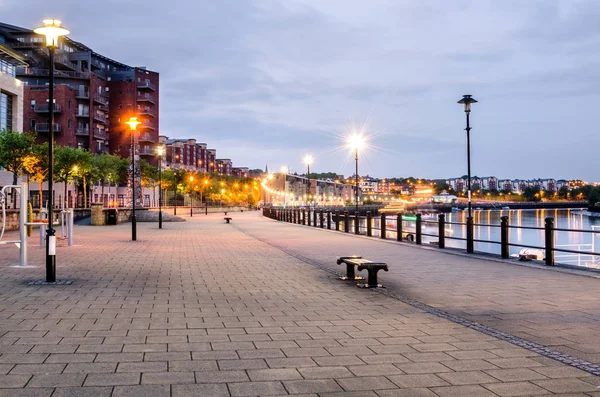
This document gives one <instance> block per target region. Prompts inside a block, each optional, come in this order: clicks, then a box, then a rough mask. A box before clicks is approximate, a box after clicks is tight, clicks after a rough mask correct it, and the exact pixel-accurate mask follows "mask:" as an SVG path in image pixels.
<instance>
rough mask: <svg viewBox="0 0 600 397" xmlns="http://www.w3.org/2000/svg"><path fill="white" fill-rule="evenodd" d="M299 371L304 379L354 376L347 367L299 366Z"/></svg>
mask: <svg viewBox="0 0 600 397" xmlns="http://www.w3.org/2000/svg"><path fill="white" fill-rule="evenodd" d="M298 371H300V373H301V374H302V377H303V378H304V379H335V378H346V377H352V376H353V374H352V373H351V372H350V371H349V370H348V369H347V368H346V367H305V368H299V369H298Z"/></svg>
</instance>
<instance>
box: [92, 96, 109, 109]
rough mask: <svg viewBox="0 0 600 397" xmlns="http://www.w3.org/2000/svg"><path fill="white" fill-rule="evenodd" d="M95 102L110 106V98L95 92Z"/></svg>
mask: <svg viewBox="0 0 600 397" xmlns="http://www.w3.org/2000/svg"><path fill="white" fill-rule="evenodd" d="M94 102H95V103H99V104H100V105H104V106H108V98H107V97H106V96H104V95H101V94H94Z"/></svg>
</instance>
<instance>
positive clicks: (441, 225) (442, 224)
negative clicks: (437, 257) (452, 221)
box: [438, 214, 446, 248]
mask: <svg viewBox="0 0 600 397" xmlns="http://www.w3.org/2000/svg"><path fill="white" fill-rule="evenodd" d="M445 218H446V216H445V215H444V214H439V215H438V238H439V241H438V247H439V248H446V219H445Z"/></svg>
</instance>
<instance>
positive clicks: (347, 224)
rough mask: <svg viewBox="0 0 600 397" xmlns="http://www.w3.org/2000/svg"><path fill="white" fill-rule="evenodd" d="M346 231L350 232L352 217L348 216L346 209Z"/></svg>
mask: <svg viewBox="0 0 600 397" xmlns="http://www.w3.org/2000/svg"><path fill="white" fill-rule="evenodd" d="M344 232H345V233H348V232H350V217H349V216H348V211H344Z"/></svg>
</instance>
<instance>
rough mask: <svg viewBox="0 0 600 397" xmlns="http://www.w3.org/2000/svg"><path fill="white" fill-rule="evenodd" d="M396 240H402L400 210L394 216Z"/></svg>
mask: <svg viewBox="0 0 600 397" xmlns="http://www.w3.org/2000/svg"><path fill="white" fill-rule="evenodd" d="M396 241H402V212H399V213H398V215H397V217H396Z"/></svg>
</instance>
